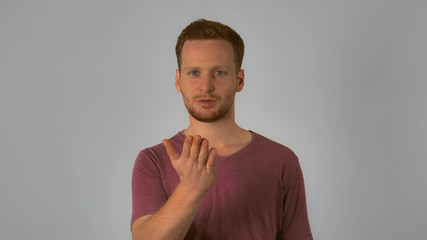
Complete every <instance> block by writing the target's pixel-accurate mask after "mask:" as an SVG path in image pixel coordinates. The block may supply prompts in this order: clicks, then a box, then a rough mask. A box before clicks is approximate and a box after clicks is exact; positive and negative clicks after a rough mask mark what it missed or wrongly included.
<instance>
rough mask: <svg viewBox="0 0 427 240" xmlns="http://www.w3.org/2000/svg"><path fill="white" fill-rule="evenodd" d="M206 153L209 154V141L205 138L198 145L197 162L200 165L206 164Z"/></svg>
mask: <svg viewBox="0 0 427 240" xmlns="http://www.w3.org/2000/svg"><path fill="white" fill-rule="evenodd" d="M208 154H209V142H208V140H207V139H203V140H202V144H201V146H200V153H199V158H198V162H199V165H201V166H206V162H207V160H208Z"/></svg>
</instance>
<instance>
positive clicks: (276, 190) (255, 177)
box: [131, 132, 313, 240]
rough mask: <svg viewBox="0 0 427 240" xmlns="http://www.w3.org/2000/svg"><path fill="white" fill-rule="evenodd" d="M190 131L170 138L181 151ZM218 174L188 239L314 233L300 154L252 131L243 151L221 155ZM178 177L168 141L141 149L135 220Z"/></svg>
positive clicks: (306, 238)
mask: <svg viewBox="0 0 427 240" xmlns="http://www.w3.org/2000/svg"><path fill="white" fill-rule="evenodd" d="M184 139H185V135H184V133H183V132H179V133H178V134H177V135H175V136H174V137H172V138H171V139H170V141H171V142H172V143H173V144H174V146H175V148H176V149H177V151H178V152H181V151H182V145H183V143H184ZM216 167H217V171H218V177H217V179H216V182H215V184H214V185H213V186H212V188H211V189H210V190H209V191H208V192H207V193H206V194H205V196H204V198H203V200H202V203H201V205H200V208H199V210H198V212H197V214H196V217H195V218H194V221H193V223H192V225H191V227H190V229H189V231H188V233H187V235H186V237H185V239H221V240H224V239H233V240H236V239H245V240H249V239H260V240H270V239H271V240H274V239H292V240H310V239H313V238H312V235H311V231H310V225H309V221H308V216H307V207H306V199H305V190H304V180H303V175H302V172H301V168H300V165H299V162H298V158H297V157H296V155H295V154H294V153H293V152H292V151H291V150H290V149H289V148H287V147H285V146H283V145H281V144H279V143H276V142H274V141H272V140H269V139H267V138H265V137H263V136H261V135H259V134H257V133H253V137H252V141H251V143H250V144H249V145H247V146H245V147H244V148H242V149H241V150H239V151H238V152H236V153H234V154H232V155H230V156H227V157H222V156H218V155H217V158H216ZM178 183H179V177H178V174H177V173H176V171H175V169H174V168H173V166H172V163H171V162H170V159H169V157H168V155H167V152H166V149H165V147H164V146H163V144H159V145H156V146H153V147H151V148H147V149H145V150H143V151H141V152H140V153H139V155H138V157H137V159H136V161H135V166H134V170H133V176H132V200H133V208H132V220H131V224H133V222H134V221H135V220H136V219H138V218H139V217H142V216H144V215H147V214H153V213H155V212H156V211H157V210H158V209H159V208H160V207H161V206H163V204H164V203H165V202H166V201H167V200H168V198H169V197H170V196H171V194H172V192H173V190H174V189H175V187H176V185H177V184H178Z"/></svg>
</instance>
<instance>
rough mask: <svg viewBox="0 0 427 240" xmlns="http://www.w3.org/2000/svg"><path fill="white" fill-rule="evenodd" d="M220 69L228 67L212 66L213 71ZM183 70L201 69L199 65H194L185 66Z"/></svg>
mask: <svg viewBox="0 0 427 240" xmlns="http://www.w3.org/2000/svg"><path fill="white" fill-rule="evenodd" d="M218 69H227V67H226V66H225V65H216V66H213V67H212V71H215V70H218ZM182 70H183V71H184V72H185V71H189V70H200V67H199V66H193V67H184V68H182Z"/></svg>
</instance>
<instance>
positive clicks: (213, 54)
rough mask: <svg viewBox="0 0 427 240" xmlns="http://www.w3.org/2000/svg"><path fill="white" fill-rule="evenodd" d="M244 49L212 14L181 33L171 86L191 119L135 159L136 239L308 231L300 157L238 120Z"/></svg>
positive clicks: (298, 237)
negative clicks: (214, 19) (241, 125)
mask: <svg viewBox="0 0 427 240" xmlns="http://www.w3.org/2000/svg"><path fill="white" fill-rule="evenodd" d="M243 52H244V44H243V40H242V39H241V38H240V36H239V35H238V34H237V33H236V32H235V31H234V30H232V29H231V28H229V27H228V26H225V25H223V24H221V23H218V22H213V21H207V20H204V19H201V20H198V21H195V22H193V23H191V24H190V25H189V26H187V27H186V28H185V29H184V30H183V31H182V33H181V34H180V36H179V37H178V41H177V45H176V55H177V59H178V69H177V70H176V77H175V87H176V89H177V90H178V92H180V93H181V94H182V97H183V100H184V104H185V106H186V108H187V110H188V112H189V119H190V124H189V126H188V127H187V128H186V129H185V130H183V131H181V132H179V133H178V134H177V135H175V136H174V137H172V138H170V139H169V140H166V139H165V140H163V144H159V145H156V146H154V147H151V148H148V149H145V150H143V151H141V152H140V154H139V155H138V157H137V159H136V161H135V166H134V171H133V176H132V191H133V195H132V199H133V212H132V222H131V228H132V237H133V239H134V240H137V239H168V240H171V239H221V240H222V239H260V240H266V239H292V240H308V239H312V235H311V232H310V226H309V222H308V217H307V209H306V200H305V190H304V183H303V177H302V172H301V169H300V166H299V163H298V159H297V157H296V156H295V154H294V153H293V152H292V151H291V150H290V149H288V148H287V147H285V146H283V145H280V144H278V143H276V142H273V141H271V140H269V139H267V138H265V137H263V136H261V135H259V134H257V133H255V132H252V131H248V130H245V129H243V128H241V127H239V126H238V125H237V124H236V121H235V109H234V97H235V94H236V92H240V91H241V90H242V89H243V86H244V79H245V76H244V71H243V70H242V69H241V64H242V60H243Z"/></svg>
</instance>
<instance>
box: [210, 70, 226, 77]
mask: <svg viewBox="0 0 427 240" xmlns="http://www.w3.org/2000/svg"><path fill="white" fill-rule="evenodd" d="M213 74H214V76H216V77H223V76H226V75H227V72H226V71H221V70H218V71H215V72H214V73H213Z"/></svg>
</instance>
